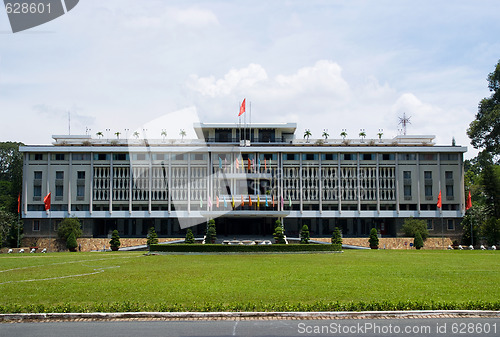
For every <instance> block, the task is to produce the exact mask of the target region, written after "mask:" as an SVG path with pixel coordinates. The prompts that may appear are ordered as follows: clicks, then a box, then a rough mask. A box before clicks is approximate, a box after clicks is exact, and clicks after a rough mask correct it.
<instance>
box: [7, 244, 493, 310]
mask: <svg viewBox="0 0 500 337" xmlns="http://www.w3.org/2000/svg"><path fill="white" fill-rule="evenodd" d="M76 275H79V276H76ZM68 276H70V277H68ZM31 280H34V281H31ZM499 280H500V252H494V251H397V250H379V251H370V250H366V251H355V250H347V251H345V252H344V253H342V254H270V255H156V256H145V255H143V254H142V253H135V252H133V253H128V252H117V253H54V254H43V255H42V254H36V255H34V254H33V255H31V254H26V255H22V256H21V255H6V254H4V255H1V256H0V304H4V305H5V304H8V305H14V304H18V305H20V306H24V307H25V306H27V305H31V306H37V305H44V306H50V305H52V306H54V305H61V304H70V305H76V306H78V305H83V306H85V305H95V303H123V302H130V303H138V304H141V305H142V304H144V305H146V306H154V305H160V304H163V305H166V306H172V305H181V306H183V307H184V308H187V309H189V308H197V306H198V307H199V306H202V305H204V304H207V303H211V304H214V303H218V304H221V305H234V304H235V303H253V304H257V308H260V307H259V306H258V304H259V303H261V306H262V303H264V304H273V303H274V304H284V303H288V304H290V305H296V304H305V305H307V304H313V303H317V302H340V303H351V302H384V301H388V302H393V303H395V302H402V301H425V302H431V301H435V302H445V303H447V302H449V303H461V302H467V301H484V302H498V299H499V298H500V286H499V285H500V282H499ZM5 310H7V311H9V309H4V311H5ZM24 310H26V309H24ZM31 310H41V309H33V308H32V309H31Z"/></svg>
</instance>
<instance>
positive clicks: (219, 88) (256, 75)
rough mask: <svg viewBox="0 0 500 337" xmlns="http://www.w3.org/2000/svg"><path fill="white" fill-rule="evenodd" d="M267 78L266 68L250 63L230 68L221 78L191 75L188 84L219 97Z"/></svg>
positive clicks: (200, 91) (196, 89) (205, 94)
mask: <svg viewBox="0 0 500 337" xmlns="http://www.w3.org/2000/svg"><path fill="white" fill-rule="evenodd" d="M265 80H267V73H266V71H265V70H264V68H262V66H260V65H258V64H250V65H249V66H248V67H246V68H242V69H231V70H229V72H228V73H227V74H226V75H224V77H223V78H221V79H215V77H214V76H209V77H198V76H197V75H191V79H190V81H189V82H188V84H187V86H188V87H189V88H191V89H193V90H195V91H198V92H199V93H201V94H202V95H204V96H210V97H217V96H226V95H229V94H231V93H232V92H234V91H237V92H242V91H245V90H247V89H249V88H251V87H253V86H254V85H256V84H257V83H258V82H262V81H265Z"/></svg>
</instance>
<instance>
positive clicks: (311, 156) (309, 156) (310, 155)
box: [302, 153, 318, 160]
mask: <svg viewBox="0 0 500 337" xmlns="http://www.w3.org/2000/svg"><path fill="white" fill-rule="evenodd" d="M302 160H318V154H317V153H303V154H302Z"/></svg>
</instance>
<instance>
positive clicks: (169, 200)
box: [167, 152, 172, 214]
mask: <svg viewBox="0 0 500 337" xmlns="http://www.w3.org/2000/svg"><path fill="white" fill-rule="evenodd" d="M167 156H168V214H170V213H171V212H172V152H169V153H168V154H167Z"/></svg>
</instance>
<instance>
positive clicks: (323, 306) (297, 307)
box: [0, 301, 500, 314]
mask: <svg viewBox="0 0 500 337" xmlns="http://www.w3.org/2000/svg"><path fill="white" fill-rule="evenodd" d="M408 310H489V311H498V310H500V301H491V302H484V301H468V302H434V301H429V302H427V301H400V302H390V301H380V302H324V301H317V302H314V303H300V302H299V303H288V302H282V303H263V302H245V303H237V302H236V303H216V302H214V303H192V304H187V305H183V304H178V303H150V304H146V303H135V302H116V303H92V304H72V303H62V304H55V305H44V304H38V305H30V304H28V305H21V304H4V305H0V314H13V313H50V312H55V313H70V312H81V313H86V312H254V311H263V312H274V311H278V312H283V311H408Z"/></svg>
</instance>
